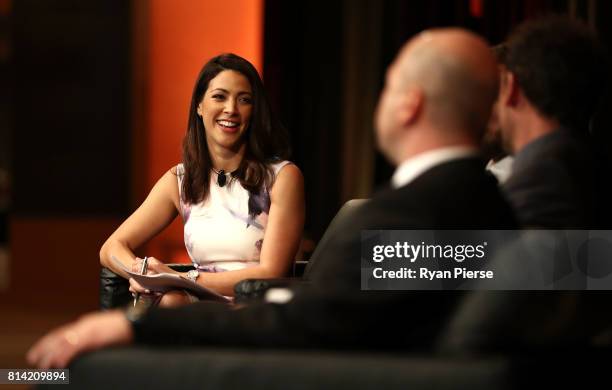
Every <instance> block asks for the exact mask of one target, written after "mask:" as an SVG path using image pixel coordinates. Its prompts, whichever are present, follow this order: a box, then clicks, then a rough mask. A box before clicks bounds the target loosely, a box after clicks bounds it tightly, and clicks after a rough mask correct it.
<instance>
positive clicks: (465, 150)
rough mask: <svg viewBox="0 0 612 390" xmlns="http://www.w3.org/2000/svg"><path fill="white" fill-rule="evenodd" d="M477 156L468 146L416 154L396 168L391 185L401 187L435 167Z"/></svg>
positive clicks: (473, 149) (476, 152) (475, 151)
mask: <svg viewBox="0 0 612 390" xmlns="http://www.w3.org/2000/svg"><path fill="white" fill-rule="evenodd" d="M477 155H478V151H477V150H476V149H475V148H472V147H468V146H451V147H446V148H440V149H436V150H432V151H429V152H424V153H421V154H418V155H416V156H414V157H412V158H409V159H408V160H406V161H404V162H403V163H401V164H400V165H399V166H398V167H397V169H396V170H395V173H394V174H393V177H392V178H391V185H392V187H393V188H399V187H403V186H405V185H406V184H408V183H410V182H411V181H413V180H414V179H416V178H417V177H418V176H419V175H421V174H422V173H423V172H425V171H427V170H428V169H430V168H433V167H434V166H436V165H440V164H442V163H445V162H447V161H450V160H456V159H459V158H464V157H472V156H477ZM483 169H484V168H483Z"/></svg>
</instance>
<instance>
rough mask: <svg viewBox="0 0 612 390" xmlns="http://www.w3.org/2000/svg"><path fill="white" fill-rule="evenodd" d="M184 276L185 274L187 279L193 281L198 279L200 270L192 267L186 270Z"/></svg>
mask: <svg viewBox="0 0 612 390" xmlns="http://www.w3.org/2000/svg"><path fill="white" fill-rule="evenodd" d="M186 276H187V279H189V280H191V281H192V282H194V283H195V281H196V280H197V279H198V276H200V272H199V271H198V270H197V269H192V270H189V271H187V275H186Z"/></svg>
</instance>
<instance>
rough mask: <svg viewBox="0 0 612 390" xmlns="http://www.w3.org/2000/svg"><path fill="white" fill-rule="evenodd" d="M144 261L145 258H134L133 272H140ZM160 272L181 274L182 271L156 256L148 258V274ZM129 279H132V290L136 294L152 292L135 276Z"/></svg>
mask: <svg viewBox="0 0 612 390" xmlns="http://www.w3.org/2000/svg"><path fill="white" fill-rule="evenodd" d="M143 261H144V259H141V258H138V257H137V258H136V260H134V263H133V264H132V272H136V273H140V270H141V269H142V262H143ZM159 273H168V274H180V272H178V271H175V270H173V269H172V268H170V267H168V266H167V265H166V264H164V263H162V262H161V261H159V260H157V259H156V258H155V257H149V258H147V273H146V274H147V275H155V274H159ZM129 281H130V292H132V294H135V293H139V294H150V293H151V291H150V290H147V289H145V288H144V287H142V286H141V285H140V283H138V282H137V281H136V280H134V279H133V278H130V280H129Z"/></svg>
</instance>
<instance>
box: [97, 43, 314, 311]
mask: <svg viewBox="0 0 612 390" xmlns="http://www.w3.org/2000/svg"><path fill="white" fill-rule="evenodd" d="M288 150H289V148H288V142H287V136H286V133H285V131H284V129H283V128H282V126H280V124H278V122H277V121H276V120H275V118H274V116H273V114H272V112H271V109H270V105H269V103H268V99H267V97H266V93H265V91H264V88H263V83H262V82H261V79H260V77H259V74H258V73H257V71H256V70H255V68H254V67H253V65H251V64H250V63H249V62H248V61H246V60H245V59H243V58H241V57H238V56H236V55H234V54H223V55H220V56H217V57H214V58H213V59H211V60H210V61H209V62H208V63H207V64H206V65H205V66H204V67H203V68H202V70H201V72H200V74H199V76H198V79H197V81H196V85H195V87H194V90H193V94H192V98H191V104H190V111H189V122H188V128H187V134H186V136H185V139H184V142H183V162H182V163H181V164H178V165H177V166H175V167H172V168H171V169H170V170H169V171H168V172H167V173H166V174H165V175H164V176H163V177H162V178H161V179H160V180H159V181H158V182H157V184H156V185H155V186H154V187H153V189H152V190H151V193H150V194H149V196H148V197H147V199H146V200H145V201H144V203H143V204H142V205H141V206H140V207H139V208H138V209H137V210H136V211H135V212H134V213H133V214H132V215H131V216H130V217H129V218H128V219H127V220H126V221H125V222H124V223H123V224H122V225H121V226H120V227H119V228H118V229H117V230H116V231H115V232H114V233H113V234H112V235H111V236H110V238H109V239H108V240H107V241H106V243H105V244H104V245H103V247H102V249H101V251H100V261H101V263H102V265H104V266H105V267H108V268H111V269H112V270H113V271H115V272H117V273H119V274H122V275H123V276H127V275H126V274H125V273H124V272H122V270H121V269H120V267H119V266H118V265H116V264H114V262H113V261H111V259H112V258H113V257H115V258H117V259H118V260H119V261H121V262H122V263H123V264H124V265H125V266H126V267H127V268H128V269H132V270H134V271H136V272H138V271H139V270H140V268H141V260H140V259H139V258H138V257H136V255H135V254H134V253H133V250H134V248H137V247H139V246H141V245H142V244H144V243H146V242H147V241H148V240H150V239H151V238H153V237H154V236H155V235H157V234H158V233H159V232H160V231H161V230H163V229H164V228H165V227H166V226H168V224H170V223H171V222H172V220H174V218H175V217H176V216H177V215H179V214H180V215H181V216H182V218H183V222H184V237H185V246H186V248H187V252H188V253H189V256H190V257H191V260H192V262H193V264H194V266H195V267H196V270H197V272H190V273H187V274H185V275H183V276H185V277H189V278H191V279H192V280H194V281H195V282H197V283H199V284H202V285H203V286H205V287H208V288H211V289H213V290H216V291H217V292H219V293H221V294H224V295H233V286H234V284H236V283H237V282H239V281H240V280H243V279H246V278H266V277H280V276H283V275H284V274H286V273H287V271H288V269H289V268H290V265H291V263H292V261H293V258H294V256H295V253H296V251H297V248H298V245H299V241H300V238H301V233H302V227H303V222H304V194H303V192H304V191H303V178H302V175H301V173H300V170H299V169H298V168H297V167H296V166H295V165H293V164H291V163H290V162H289V161H287V160H286V158H287V156H288ZM158 272H170V273H177V272H176V271H173V270H171V269H169V268H168V267H167V266H165V265H164V264H163V263H162V262H160V261H158V260H157V259H155V258H151V257H150V258H149V260H148V273H158ZM130 285H131V290H132V291H133V292H138V293H146V292H148V291H145V290H144V289H143V288H142V287H141V286H140V285H138V283H136V282H135V281H134V280H130ZM191 300H193V297H191V296H188V295H187V294H186V293H184V292H182V291H180V292H171V293H167V294H166V295H164V297H163V298H162V299H161V304H162V305H176V304H182V303H187V302H189V301H191Z"/></svg>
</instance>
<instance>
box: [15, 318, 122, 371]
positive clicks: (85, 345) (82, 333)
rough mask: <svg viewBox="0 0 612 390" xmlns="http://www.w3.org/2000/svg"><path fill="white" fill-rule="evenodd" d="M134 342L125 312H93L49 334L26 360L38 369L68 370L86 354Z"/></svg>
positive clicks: (32, 348)
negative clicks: (76, 359) (81, 355)
mask: <svg viewBox="0 0 612 390" xmlns="http://www.w3.org/2000/svg"><path fill="white" fill-rule="evenodd" d="M132 339H133V333H132V327H131V325H130V323H129V321H128V320H127V319H126V318H125V315H124V314H123V313H122V312H121V311H119V310H115V311H110V312H103V313H100V312H97V313H91V314H87V315H85V316H83V317H81V318H80V319H78V320H77V321H75V322H72V323H69V324H67V325H64V326H61V327H59V328H57V329H55V330H53V331H51V332H49V333H48V334H47V335H45V336H44V337H42V338H41V339H40V340H38V341H37V342H36V343H35V344H34V345H33V346H32V347H31V348H30V350H29V351H28V353H27V355H26V359H27V361H28V363H30V364H31V365H32V366H35V367H38V368H43V369H47V368H65V367H66V366H67V365H68V364H69V363H70V362H71V361H72V359H74V357H75V356H77V355H79V354H81V353H83V352H86V351H91V350H95V349H99V348H103V347H108V346H111V345H120V344H128V343H130V342H131V341H132Z"/></svg>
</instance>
